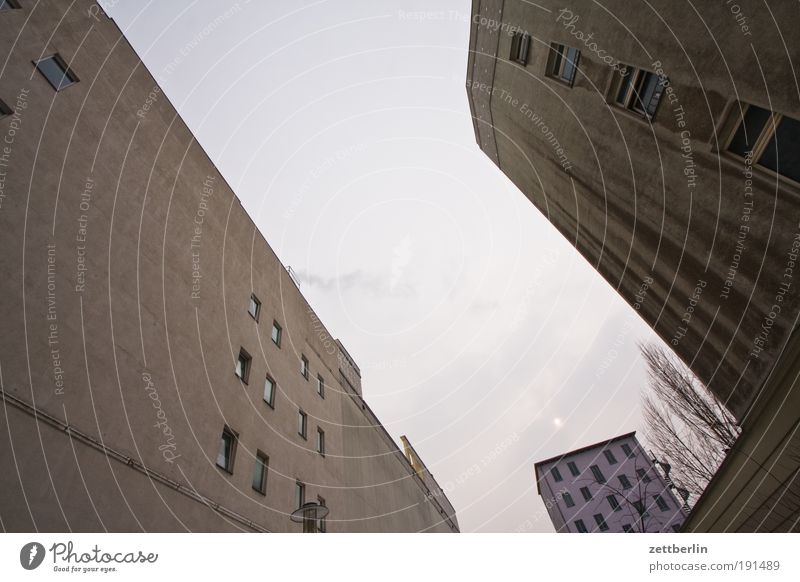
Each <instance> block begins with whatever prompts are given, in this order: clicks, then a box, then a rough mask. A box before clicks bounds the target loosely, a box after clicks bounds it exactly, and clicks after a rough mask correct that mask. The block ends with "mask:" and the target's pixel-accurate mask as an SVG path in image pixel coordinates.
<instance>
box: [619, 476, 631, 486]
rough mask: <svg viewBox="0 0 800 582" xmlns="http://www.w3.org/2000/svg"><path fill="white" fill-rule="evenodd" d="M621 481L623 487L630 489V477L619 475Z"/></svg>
mask: <svg viewBox="0 0 800 582" xmlns="http://www.w3.org/2000/svg"><path fill="white" fill-rule="evenodd" d="M619 483H620V485H622V488H623V489H630V488H631V482H630V481H629V480H628V477H627V476H626V475H620V476H619Z"/></svg>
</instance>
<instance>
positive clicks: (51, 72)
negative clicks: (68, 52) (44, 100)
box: [34, 54, 78, 91]
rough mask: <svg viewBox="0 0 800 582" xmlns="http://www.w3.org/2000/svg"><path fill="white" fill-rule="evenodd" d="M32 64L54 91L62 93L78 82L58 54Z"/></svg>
mask: <svg viewBox="0 0 800 582" xmlns="http://www.w3.org/2000/svg"><path fill="white" fill-rule="evenodd" d="M34 64H35V65H36V68H37V69H38V70H39V72H40V73H41V74H42V75H44V78H45V79H47V82H48V83H50V85H52V87H53V89H55V90H56V91H62V90H64V89H66V88H67V87H69V86H70V85H73V84H75V83H77V82H78V77H76V76H75V73H73V72H72V70H71V69H70V68H69V67H68V66H67V63H65V62H64V59H62V58H61V56H60V55H58V54H55V55H52V56H49V57H45V58H43V59H40V60H38V61H34Z"/></svg>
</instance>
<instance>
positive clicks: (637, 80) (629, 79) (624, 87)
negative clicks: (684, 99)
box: [614, 66, 669, 119]
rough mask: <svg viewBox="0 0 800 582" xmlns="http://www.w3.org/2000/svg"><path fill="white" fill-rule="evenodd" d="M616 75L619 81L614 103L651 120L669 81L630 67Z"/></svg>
mask: <svg viewBox="0 0 800 582" xmlns="http://www.w3.org/2000/svg"><path fill="white" fill-rule="evenodd" d="M617 73H618V75H619V77H620V79H619V88H618V89H617V94H616V97H615V98H614V103H615V104H616V105H617V106H619V107H622V108H624V109H627V110H629V111H633V112H634V113H637V114H639V115H641V116H642V117H645V118H647V119H652V118H653V117H654V116H655V114H656V109H658V103H659V102H660V101H661V94H662V93H663V92H664V87H665V86H666V85H668V84H669V80H668V79H667V78H666V77H664V78H660V77H659V76H658V75H656V74H655V73H651V72H650V71H645V70H644V69H637V68H636V67H631V66H625V67H624V68H623V69H621V70H618V72H617Z"/></svg>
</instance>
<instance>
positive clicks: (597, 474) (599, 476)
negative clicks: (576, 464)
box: [589, 465, 606, 483]
mask: <svg viewBox="0 0 800 582" xmlns="http://www.w3.org/2000/svg"><path fill="white" fill-rule="evenodd" d="M589 468H590V469H591V470H592V475H594V478H595V481H597V482H598V483H605V482H606V478H605V475H603V472H602V471H601V470H600V467H598V466H597V465H592V466H591V467H589Z"/></svg>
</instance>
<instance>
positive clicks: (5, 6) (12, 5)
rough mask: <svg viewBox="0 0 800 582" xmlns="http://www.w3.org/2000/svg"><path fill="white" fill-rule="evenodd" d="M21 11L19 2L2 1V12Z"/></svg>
mask: <svg viewBox="0 0 800 582" xmlns="http://www.w3.org/2000/svg"><path fill="white" fill-rule="evenodd" d="M18 9H19V2H17V0H0V12H5V11H6V10H18Z"/></svg>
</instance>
